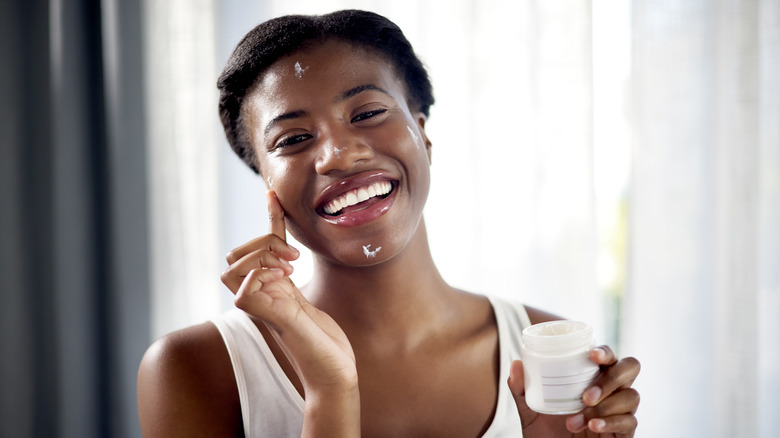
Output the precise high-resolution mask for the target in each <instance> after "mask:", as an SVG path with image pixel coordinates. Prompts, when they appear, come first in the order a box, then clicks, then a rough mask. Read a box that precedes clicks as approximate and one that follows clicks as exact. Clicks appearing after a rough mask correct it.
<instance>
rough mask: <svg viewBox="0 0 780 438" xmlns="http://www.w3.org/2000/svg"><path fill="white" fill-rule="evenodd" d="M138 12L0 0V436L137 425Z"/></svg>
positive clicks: (143, 301)
mask: <svg viewBox="0 0 780 438" xmlns="http://www.w3.org/2000/svg"><path fill="white" fill-rule="evenodd" d="M139 12H140V5H139V3H138V2H135V1H122V2H121V4H119V3H115V2H112V1H104V2H102V3H101V2H99V1H79V0H50V1H30V2H2V10H0V28H2V38H0V40H2V41H0V44H2V52H0V53H2V62H1V64H2V69H1V71H2V76H0V86H2V90H3V93H2V95H3V99H2V101H0V111H1V112H2V115H3V117H2V120H0V133H2V134H1V135H2V159H0V174H2V185H0V199H2V209H1V210H2V224H0V233H2V239H0V247H1V248H2V253H1V254H2V260H1V262H0V269H1V270H2V274H1V275H0V281H1V282H2V284H0V290H2V302H1V303H0V309H2V310H1V311H2V318H0V320H1V321H2V323H1V324H2V337H0V357H1V358H2V360H1V362H2V372H1V373H0V383H1V385H2V387H3V391H2V405H0V416H1V418H0V435H1V436H9V437H11V436H14V437H17V436H18V437H28V436H29V437H47V438H48V437H102V436H115V437H124V436H127V437H131V436H139V435H140V431H139V428H138V420H137V409H136V402H135V399H136V397H135V376H136V372H137V367H138V363H139V362H140V359H141V354H142V353H143V351H144V350H145V348H146V347H147V346H148V343H149V318H148V313H149V306H148V292H149V286H148V277H149V275H148V255H147V252H148V251H147V248H146V246H147V244H148V243H147V242H148V232H147V230H146V223H147V220H146V214H147V209H148V208H147V199H146V190H147V187H146V176H145V175H146V174H145V166H146V155H145V153H144V147H145V143H144V122H143V111H142V105H141V103H142V100H140V99H141V98H140V97H139V95H141V94H142V93H140V90H141V87H142V83H141V82H140V78H141V77H142V75H141V71H140V68H141V65H142V64H141V63H139V58H140V56H139V55H140V53H141V45H140V43H139V41H140V19H139Z"/></svg>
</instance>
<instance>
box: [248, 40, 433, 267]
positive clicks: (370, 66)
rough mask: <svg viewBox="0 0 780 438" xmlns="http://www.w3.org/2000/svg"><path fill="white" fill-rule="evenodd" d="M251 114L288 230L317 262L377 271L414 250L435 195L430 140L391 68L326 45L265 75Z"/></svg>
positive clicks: (253, 136)
mask: <svg viewBox="0 0 780 438" xmlns="http://www.w3.org/2000/svg"><path fill="white" fill-rule="evenodd" d="M244 111H245V113H244V115H245V118H244V120H245V124H246V128H247V132H248V134H249V137H250V140H251V143H252V146H253V148H254V149H255V151H256V153H257V157H258V160H257V161H258V163H257V164H258V167H259V169H260V172H261V173H262V175H263V177H264V178H265V180H266V181H273V189H274V190H275V191H276V193H277V196H278V197H279V200H280V202H281V204H282V207H283V208H284V210H285V217H286V219H287V226H288V229H289V230H290V233H291V234H292V235H293V236H295V238H296V239H298V241H300V242H301V243H303V244H304V245H306V246H307V247H309V248H310V249H311V250H312V251H313V252H314V254H315V256H316V257H324V258H326V259H328V260H330V261H333V262H336V263H340V264H347V265H372V264H375V263H380V262H382V261H384V260H387V259H388V258H391V257H393V256H395V255H396V254H398V253H399V252H400V251H402V250H403V249H404V248H406V246H407V244H408V243H409V241H410V239H411V238H412V237H413V236H414V234H415V231H416V230H417V227H418V226H419V223H420V219H421V217H422V210H423V207H424V205H425V201H426V199H427V196H428V189H429V185H430V169H429V166H430V155H429V153H430V143H429V141H428V139H427V137H426V135H425V131H424V125H425V116H424V115H423V114H422V113H419V112H417V113H416V112H413V111H412V110H410V108H409V105H408V103H407V97H406V89H405V87H404V83H403V82H402V81H401V80H399V79H398V78H397V75H396V73H395V71H394V69H393V68H392V66H391V65H390V64H389V63H387V62H386V61H385V60H384V59H382V58H381V57H379V56H377V55H375V54H374V53H372V52H369V51H366V50H363V49H361V48H359V47H355V46H354V45H351V44H349V43H345V42H342V41H337V40H330V41H326V42H322V43H317V44H316V45H314V46H311V47H307V48H305V49H302V50H300V51H297V52H295V53H293V54H291V55H289V56H287V57H284V58H281V59H280V60H278V61H276V62H275V63H274V64H273V65H272V66H271V67H270V68H269V69H268V70H266V71H265V72H264V73H263V74H262V75H261V77H260V78H259V81H258V83H257V85H256V86H255V87H253V89H252V90H251V93H250V95H249V97H248V99H247V101H246V103H245V109H244Z"/></svg>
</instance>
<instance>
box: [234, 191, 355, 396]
mask: <svg viewBox="0 0 780 438" xmlns="http://www.w3.org/2000/svg"><path fill="white" fill-rule="evenodd" d="M267 198H268V215H269V220H270V234H267V235H265V236H262V237H259V238H257V239H254V240H252V241H250V242H248V243H246V244H244V245H242V246H240V247H238V248H236V249H234V250H233V251H231V252H230V254H228V256H227V261H228V263H229V265H230V266H229V267H228V269H227V270H226V271H225V272H224V273H223V274H222V282H223V283H224V284H225V285H226V286H227V287H228V288H229V289H230V290H231V291H232V292H233V293H234V294H235V296H236V299H235V304H236V307H238V308H240V309H242V310H244V311H245V312H247V313H248V314H250V315H253V316H255V317H257V318H259V319H261V320H262V321H263V322H264V323H265V324H266V325H267V326H268V327H269V329H270V332H271V333H272V335H273V336H274V339H276V341H277V342H278V343H279V345H280V347H281V348H282V350H283V351H284V353H285V355H286V356H287V358H288V359H289V360H290V362H291V363H292V365H293V367H294V369H295V371H296V373H297V374H298V377H299V378H300V379H301V382H302V383H303V387H304V392H305V394H306V396H307V401H308V400H309V399H310V398H311V397H312V396H315V395H319V394H322V393H323V392H329V391H330V392H333V393H335V392H338V391H342V390H348V391H351V390H354V389H356V388H357V370H356V367H355V355H354V353H353V351H352V347H351V345H350V344H349V341H348V340H347V337H346V335H345V334H344V332H343V331H342V330H341V328H340V327H339V326H338V325H337V324H336V322H335V321H334V320H333V319H332V318H331V317H330V316H328V315H327V314H326V313H325V312H322V311H320V310H319V309H317V308H315V307H314V306H312V305H311V303H309V301H308V300H307V299H306V298H305V297H304V296H303V294H301V291H300V290H299V289H298V288H297V287H296V286H295V284H294V283H293V282H292V280H290V278H289V275H290V274H292V272H293V269H292V265H290V261H293V260H295V259H297V258H298V256H299V253H298V251H297V250H296V249H295V248H293V247H292V246H290V245H288V244H287V242H286V225H285V219H284V210H283V209H282V206H281V204H280V203H279V200H278V198H277V197H276V194H275V193H274V192H273V191H269V192H268V193H267Z"/></svg>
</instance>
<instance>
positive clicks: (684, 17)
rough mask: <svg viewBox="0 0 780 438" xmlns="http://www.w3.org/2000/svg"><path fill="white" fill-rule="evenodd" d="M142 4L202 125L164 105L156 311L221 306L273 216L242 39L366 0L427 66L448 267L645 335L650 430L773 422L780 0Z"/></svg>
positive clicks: (645, 428)
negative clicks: (227, 137)
mask: <svg viewBox="0 0 780 438" xmlns="http://www.w3.org/2000/svg"><path fill="white" fill-rule="evenodd" d="M148 4H149V5H150V6H148V7H149V12H150V16H148V19H149V22H150V23H155V22H156V23H158V25H159V26H161V27H160V28H158V30H157V31H156V32H157V33H156V35H157V38H158V40H156V41H166V40H170V41H168V43H166V44H169V46H167V47H168V48H169V49H168V50H169V51H167V52H166V51H164V50H163V46H157V47H156V51H153V52H152V53H155V52H156V53H157V55H155V56H156V57H155V58H154V59H152V60H149V61H148V62H150V67H149V69H150V71H157V72H159V73H160V74H162V75H163V76H164V75H169V78H168V79H166V80H167V81H168V82H166V85H165V86H166V87H170V88H169V89H165V90H159V92H156V93H154V95H155V96H163V95H164V94H160V93H169V94H167V95H166V96H167V97H165V100H168V102H167V103H164V105H170V106H169V107H158V108H157V111H158V112H162V114H167V113H168V112H171V114H176V117H197V119H193V120H199V121H200V122H186V123H185V122H183V121H181V122H179V123H160V122H159V121H158V122H157V123H158V125H156V126H157V128H154V126H155V125H152V131H153V133H154V132H156V134H154V135H156V136H157V137H155V138H158V141H157V143H155V145H156V146H154V147H157V148H161V149H160V150H157V151H156V152H153V153H152V157H151V158H150V159H152V160H159V161H158V162H154V163H151V167H152V169H153V170H154V169H156V170H155V172H156V173H154V175H157V176H153V181H152V182H153V188H152V190H153V191H155V192H157V194H156V195H154V196H157V197H158V198H157V199H158V200H157V201H156V203H155V205H154V208H155V211H156V213H153V214H152V216H153V218H154V221H157V222H155V223H156V224H157V225H156V226H155V225H153V227H155V228H154V229H155V230H158V231H157V232H158V236H160V238H161V240H159V241H157V242H156V243H155V245H157V246H156V247H155V248H157V249H156V252H155V254H156V255H157V258H156V259H155V260H154V261H153V263H154V266H153V272H156V273H157V275H156V276H155V278H157V279H158V280H159V281H156V282H155V290H154V291H153V295H154V297H155V301H154V303H155V305H156V306H157V307H156V310H155V315H157V316H156V318H155V320H156V321H158V327H162V328H168V327H173V326H183V325H186V324H189V323H192V322H196V321H199V320H202V319H203V318H205V317H206V315H207V314H213V313H216V312H218V311H220V310H221V309H222V308H225V307H226V306H229V305H230V298H231V297H230V294H229V293H228V292H227V291H226V290H225V289H224V288H222V287H220V286H218V277H219V273H220V271H221V270H222V269H223V268H224V262H222V261H221V259H222V256H223V254H224V253H226V252H227V251H228V250H229V249H230V248H232V247H235V246H236V245H239V244H241V243H243V242H245V241H247V240H249V239H250V238H252V237H255V236H257V235H259V234H263V233H265V232H266V226H267V225H266V215H265V205H264V201H263V192H264V190H265V188H264V185H263V182H262V181H261V180H260V179H259V178H257V177H255V176H254V175H253V174H252V173H251V172H250V171H249V170H248V169H247V168H246V167H245V166H244V165H243V164H242V163H241V162H240V161H239V160H238V159H237V158H235V157H234V156H233V155H232V152H231V151H230V150H229V147H228V146H227V144H226V143H225V141H224V139H222V138H220V137H219V134H218V133H217V134H216V135H212V131H211V129H212V127H213V126H215V125H214V123H216V121H217V118H216V94H215V92H214V82H215V80H216V75H217V74H218V73H217V72H218V71H219V69H220V68H221V66H222V64H223V63H224V61H225V60H226V59H227V56H228V55H229V53H230V51H231V50H232V48H233V47H234V46H235V44H236V43H237V42H238V40H239V38H240V37H241V36H243V34H244V33H246V32H247V31H248V30H249V29H251V28H252V27H253V26H254V25H256V24H257V23H259V22H261V21H263V20H265V19H268V18H271V17H273V16H278V15H281V14H287V13H320V12H327V11H331V10H335V9H340V8H361V9H370V10H374V11H376V12H379V13H381V14H383V15H386V16H388V17H389V18H390V19H392V20H393V21H395V22H396V23H397V24H399V25H400V27H401V28H402V29H403V30H404V32H405V33H406V35H407V37H409V39H410V40H411V42H412V44H413V45H414V46H415V48H416V49H417V51H418V52H419V54H420V56H421V58H422V59H423V61H424V62H425V63H426V64H427V65H428V67H429V71H430V74H431V77H432V79H433V83H434V89H435V92H436V96H437V103H436V105H435V106H434V107H433V109H432V115H431V118H430V120H429V122H428V125H427V126H426V129H427V130H428V133H429V135H430V137H431V139H432V141H433V167H432V172H433V180H432V181H433V182H432V189H431V196H430V198H429V202H428V206H427V208H426V212H425V216H426V222H427V225H428V228H429V235H430V240H431V245H432V249H433V252H434V258H435V260H436V261H437V265H438V266H439V268H440V270H441V271H442V273H443V275H444V276H445V278H446V279H447V280H448V281H449V282H450V283H451V284H453V285H455V286H459V287H463V288H465V289H468V290H473V291H479V292H484V293H490V294H497V295H502V296H506V297H512V298H518V299H521V300H523V301H525V302H527V303H529V304H532V305H537V306H539V307H543V308H545V309H547V310H550V311H553V312H556V313H559V314H561V315H563V316H566V317H569V318H576V319H582V320H586V321H588V322H590V323H592V324H593V325H594V326H596V329H597V333H599V336H600V338H602V339H603V340H604V341H605V342H609V343H610V344H613V345H614V346H615V347H616V348H617V349H618V350H619V351H620V352H621V354H632V355H636V356H637V357H638V358H639V359H640V360H641V361H642V363H643V367H644V368H643V372H642V375H641V378H640V379H639V381H638V382H637V386H638V388H639V389H640V392H641V393H642V396H643V402H642V405H641V409H640V412H639V418H640V429H639V431H638V434H637V436H640V437H656V436H680V437H683V436H686V437H687V436H701V437H734V436H738V437H743V436H744V437H755V436H759V437H769V436H771V435H770V433H771V432H772V431H775V430H778V429H780V416H777V415H776V412H778V411H780V378H779V377H778V376H779V375H780V371H778V370H780V322H779V321H780V225H778V224H780V128H778V124H779V122H780V77H779V75H780V35H779V33H780V6H779V5H778V2H776V1H772V0H753V1H749V0H718V1H714V2H710V1H705V0H674V1H672V0H669V1H649V0H634V1H628V0H592V1H582V0H569V1H563V0H554V1H551V0H535V1H531V0H523V1H519V0H518V1H498V0H493V1H484V0H480V1H477V0H457V1H452V0H448V1H444V0H442V1H435V0H430V1H411V0H408V1H400V0H399V1H394V2H386V1H382V2H380V1H374V2H367V1H346V0H342V1H337V0H330V1H303V0H298V1H293V0H286V1H266V2H254V1H249V0H229V1H225V2H219V3H213V4H212V3H209V2H205V3H199V4H200V5H201V6H199V7H198V8H194V9H193V7H192V6H191V3H186V6H185V5H184V3H182V4H178V3H176V2H170V3H169V4H168V5H166V6H163V5H156V4H155V6H151V4H152V2H148ZM203 5H207V6H203ZM158 8H161V9H162V10H163V12H153V11H158ZM209 8H213V10H211V11H212V12H213V14H212V15H211V16H210V15H209V14H210V13H212V12H209V10H210V9H209ZM165 11H167V12H165ZM187 11H189V12H187ZM174 12H175V13H174ZM185 12H186V13H185ZM182 20H183V21H182ZM187 20H194V21H192V22H190V23H189V24H187V23H186V21H187ZM166 23H168V24H166ZM177 23H178V24H177ZM195 24H197V25H195ZM174 25H175V26H174ZM212 26H213V29H212ZM166 29H167V30H166ZM176 29H178V30H176ZM212 30H213V32H214V35H213V36H212V37H211V38H215V39H214V41H215V42H213V43H209V42H208V41H206V40H205V38H207V37H206V36H205V35H208V34H209V32H212ZM173 40H175V41H176V43H175V44H173V43H171V41H173ZM173 54H178V55H176V56H177V57H175V58H174V57H173V56H172V55H173ZM212 58H213V59H214V60H215V65H205V64H206V61H205V60H206V59H212ZM174 61H175V62H182V63H185V64H184V65H185V66H186V68H184V69H182V68H181V66H178V67H176V66H174V65H173V62H174ZM168 63H170V65H169V64H168ZM166 66H167V67H166ZM189 69H201V70H202V71H201V73H199V75H202V76H198V75H195V76H193V75H194V73H193V72H191V71H189ZM188 78H189V79H188ZM189 93H197V95H198V96H199V97H198V98H197V100H189V99H185V98H183V97H184V96H190V94H189ZM194 95H195V94H192V96H194ZM177 96H178V97H177ZM158 100H162V99H158ZM149 101H150V102H155V103H160V102H158V101H156V100H155V99H152V98H150V99H149ZM161 105H162V103H161ZM195 105H204V107H203V108H200V107H198V108H195V107H194V106H195ZM204 108H205V109H204ZM201 111H205V112H202V113H201ZM171 114H168V115H167V116H166V117H174V116H173V115H171ZM173 120H175V119H173ZM204 127H209V128H208V129H209V130H208V131H202V132H204V134H202V135H200V134H199V135H195V136H192V132H187V135H189V136H190V137H187V136H185V134H184V133H183V131H186V130H188V129H194V128H198V129H205V128H204ZM215 129H216V130H219V128H218V127H217V128H215ZM197 132H201V131H197ZM177 133H178V134H177ZM166 136H172V138H173V140H176V139H178V140H176V141H168V140H165V139H166V138H167V137H166ZM178 136H181V137H178ZM159 139H162V140H159ZM183 139H187V140H186V141H184V140H183ZM166 148H168V149H170V150H169V151H167V152H165V151H164V149H166ZM215 151H218V152H215ZM193 154H197V155H193ZM215 154H216V155H215ZM195 156H197V157H198V158H197V159H196V158H194V157H195ZM204 157H211V158H208V159H206V158H204ZM186 163H189V165H191V166H194V167H189V168H187V167H184V166H183V164H186ZM214 163H218V164H214ZM187 169H189V170H187ZM203 175H205V179H204V177H203ZM154 178H156V179H154ZM155 181H156V182H155ZM171 181H174V182H176V183H175V184H174V183H173V182H171ZM210 184H214V185H213V186H208V185H210ZM214 187H218V191H216V192H215V191H213V188H214ZM193 189H194V190H196V191H195V192H188V191H190V190H193ZM177 190H178V191H177ZM165 193H167V195H166V194H165ZM187 193H190V194H189V195H188V194H187ZM180 196H184V198H179V197H180ZM192 196H197V202H194V201H192V200H193V198H192ZM182 199H184V200H182ZM187 199H189V200H190V201H186V200H187ZM154 221H153V222H154ZM299 248H300V245H299ZM207 251H209V252H207ZM211 251H213V254H212V252H211ZM212 255H214V258H213V259H212V258H211V257H212ZM308 263H309V259H308V257H307V256H304V257H303V260H301V261H300V262H298V263H297V264H296V274H295V276H296V277H295V279H296V281H298V282H299V283H303V282H305V281H306V279H307V278H308V276H309V275H310V266H309V264H308ZM182 278H186V280H182ZM171 288H174V289H171ZM174 290H175V291H176V292H172V291H174ZM220 299H221V300H222V304H221V305H220V304H217V303H216V301H215V300H220ZM193 302H194V303H198V304H197V306H200V307H198V308H197V309H196V308H193V307H191V306H193V304H192V303H193ZM204 303H205V304H204ZM172 309H176V310H175V312H174V311H173V310H172ZM176 312H179V313H178V315H179V316H176V317H175V318H173V319H170V318H171V315H177V313H176ZM164 331H166V330H164V329H160V330H159V331H158V333H160V332H164Z"/></svg>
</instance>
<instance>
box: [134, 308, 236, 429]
mask: <svg viewBox="0 0 780 438" xmlns="http://www.w3.org/2000/svg"><path fill="white" fill-rule="evenodd" d="M138 411H139V417H140V421H141V430H142V432H143V435H144V436H145V437H162V436H165V437H177V436H190V437H196V436H241V435H242V434H243V431H242V426H241V408H240V402H239V399H238V389H237V387H236V381H235V377H234V376H233V367H232V365H231V363H230V356H229V355H228V352H227V348H226V347H225V344H224V342H223V341H222V336H221V335H220V333H219V331H218V330H217V328H216V326H214V324H212V323H210V322H206V323H203V324H199V325H196V326H192V327H188V328H185V329H182V330H179V331H176V332H173V333H171V334H168V335H166V336H164V337H162V338H160V339H158V340H157V341H155V342H154V343H153V344H152V345H151V346H150V347H149V349H148V350H147V351H146V354H145V355H144V357H143V359H142V360H141V366H140V368H139V370H138Z"/></svg>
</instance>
